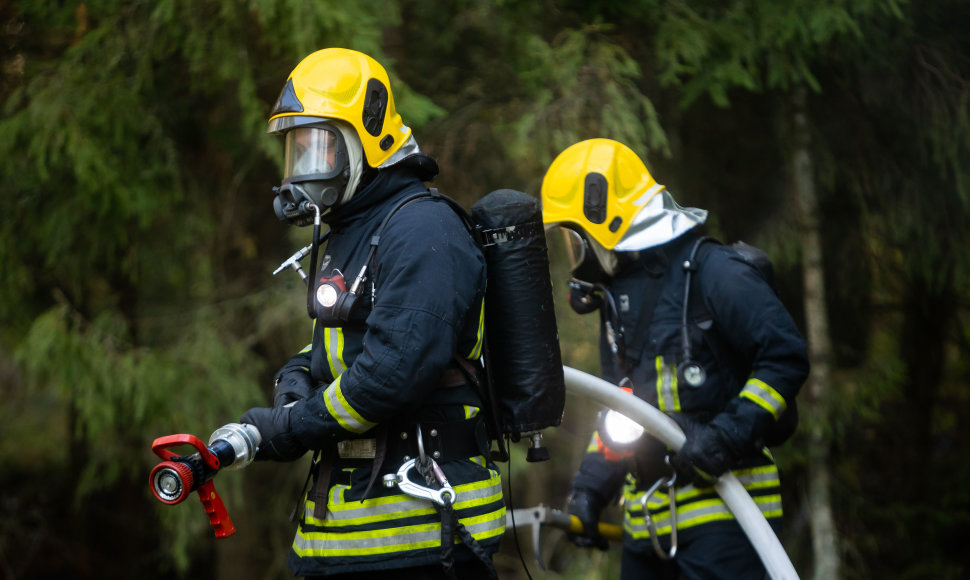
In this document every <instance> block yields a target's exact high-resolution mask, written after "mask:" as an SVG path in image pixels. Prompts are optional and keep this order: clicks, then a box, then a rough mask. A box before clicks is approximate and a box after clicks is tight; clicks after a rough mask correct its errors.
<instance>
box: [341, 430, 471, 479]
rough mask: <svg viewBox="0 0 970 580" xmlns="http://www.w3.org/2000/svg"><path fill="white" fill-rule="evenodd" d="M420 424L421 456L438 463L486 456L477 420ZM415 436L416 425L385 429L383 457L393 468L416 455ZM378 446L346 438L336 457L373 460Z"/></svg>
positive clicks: (373, 439) (373, 443)
mask: <svg viewBox="0 0 970 580" xmlns="http://www.w3.org/2000/svg"><path fill="white" fill-rule="evenodd" d="M420 425H421V439H422V447H423V448H424V453H425V454H426V455H427V456H428V457H431V458H432V459H434V460H435V461H437V462H438V463H446V462H448V461H455V460H457V459H467V458H468V457H474V456H476V455H487V452H488V438H487V436H486V434H485V424H484V423H483V422H482V420H481V419H480V418H477V417H476V418H474V419H467V420H464V421H428V422H423V423H421V424H420ZM417 435H418V430H417V424H416V423H410V424H405V425H396V426H392V427H391V428H389V429H388V430H387V435H386V438H387V441H386V452H385V458H386V461H387V462H388V463H389V464H391V465H393V466H394V468H395V469H396V468H397V466H398V465H400V464H401V463H403V462H404V461H407V459H409V458H412V457H418V456H419V455H420V447H419V445H418V441H417ZM378 447H379V442H378V440H377V439H376V438H366V439H348V440H346V441H340V442H338V443H337V457H339V458H340V459H374V458H375V457H377V453H378Z"/></svg>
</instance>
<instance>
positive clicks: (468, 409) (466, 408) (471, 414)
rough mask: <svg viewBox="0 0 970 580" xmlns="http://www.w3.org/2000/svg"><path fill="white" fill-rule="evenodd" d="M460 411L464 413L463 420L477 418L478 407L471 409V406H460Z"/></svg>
mask: <svg viewBox="0 0 970 580" xmlns="http://www.w3.org/2000/svg"><path fill="white" fill-rule="evenodd" d="M462 409H464V411H465V418H466V419H471V418H472V417H477V416H478V411H479V409H478V407H473V406H471V405H462Z"/></svg>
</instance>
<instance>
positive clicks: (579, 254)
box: [559, 226, 618, 283]
mask: <svg viewBox="0 0 970 580" xmlns="http://www.w3.org/2000/svg"><path fill="white" fill-rule="evenodd" d="M559 229H560V231H562V232H563V239H564V240H565V246H566V257H567V259H568V260H569V272H570V273H571V274H572V276H573V277H574V278H576V279H578V280H582V281H584V282H591V283H595V282H599V281H600V279H601V278H602V277H603V275H604V274H605V275H607V276H613V275H614V274H616V271H617V267H618V259H617V257H616V254H615V253H614V252H611V251H610V250H607V249H606V248H604V247H603V246H601V245H600V244H599V243H598V242H596V241H595V240H590V239H588V238H586V236H584V235H583V234H582V233H580V232H578V231H576V230H574V229H572V228H570V227H562V226H560V228H559Z"/></svg>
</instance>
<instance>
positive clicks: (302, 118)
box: [268, 48, 411, 168]
mask: <svg viewBox="0 0 970 580" xmlns="http://www.w3.org/2000/svg"><path fill="white" fill-rule="evenodd" d="M327 119H339V120H341V121H344V122H346V123H349V124H350V125H351V126H352V127H353V128H354V130H355V131H356V132H357V135H358V136H359V137H360V141H361V144H362V145H363V149H364V156H365V158H366V159H367V164H368V165H370V166H371V167H375V168H376V167H380V166H381V165H382V164H384V163H385V162H386V161H387V160H388V159H389V158H390V157H391V156H392V155H393V154H394V153H395V152H397V151H398V150H399V149H400V148H401V146H402V145H404V143H405V142H406V141H407V140H408V137H410V136H411V128H410V127H408V126H406V125H405V124H404V122H403V121H402V120H401V116H400V115H399V114H398V113H397V109H396V108H395V107H394V96H393V95H392V94H391V83H390V80H389V79H388V76H387V71H385V70H384V67H382V66H381V65H380V63H378V62H377V61H376V60H374V59H373V58H371V57H369V56H367V55H366V54H363V53H361V52H357V51H355V50H349V49H346V48H326V49H323V50H318V51H316V52H314V53H313V54H311V55H309V56H308V57H306V58H304V59H303V61H301V62H300V64H298V65H297V66H296V68H295V69H293V72H291V73H290V76H289V78H287V80H286V85H284V87H283V91H282V92H281V93H280V96H279V98H278V99H277V100H276V105H275V106H274V107H273V112H272V113H270V118H269V130H268V132H269V133H282V132H285V131H287V130H289V129H292V128H294V127H300V126H304V125H312V124H315V123H320V122H321V121H322V120H323V121H325V120H327Z"/></svg>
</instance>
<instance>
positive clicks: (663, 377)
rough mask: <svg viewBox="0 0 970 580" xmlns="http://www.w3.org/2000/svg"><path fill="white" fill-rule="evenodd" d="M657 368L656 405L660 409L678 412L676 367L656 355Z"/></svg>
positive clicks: (678, 397) (678, 399)
mask: <svg viewBox="0 0 970 580" xmlns="http://www.w3.org/2000/svg"><path fill="white" fill-rule="evenodd" d="M656 370H657V407H658V408H659V409H660V410H661V411H672V412H675V413H679V412H680V395H679V394H678V393H677V368H676V367H675V366H674V365H672V364H665V363H664V357H662V356H658V357H657V360H656Z"/></svg>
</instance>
